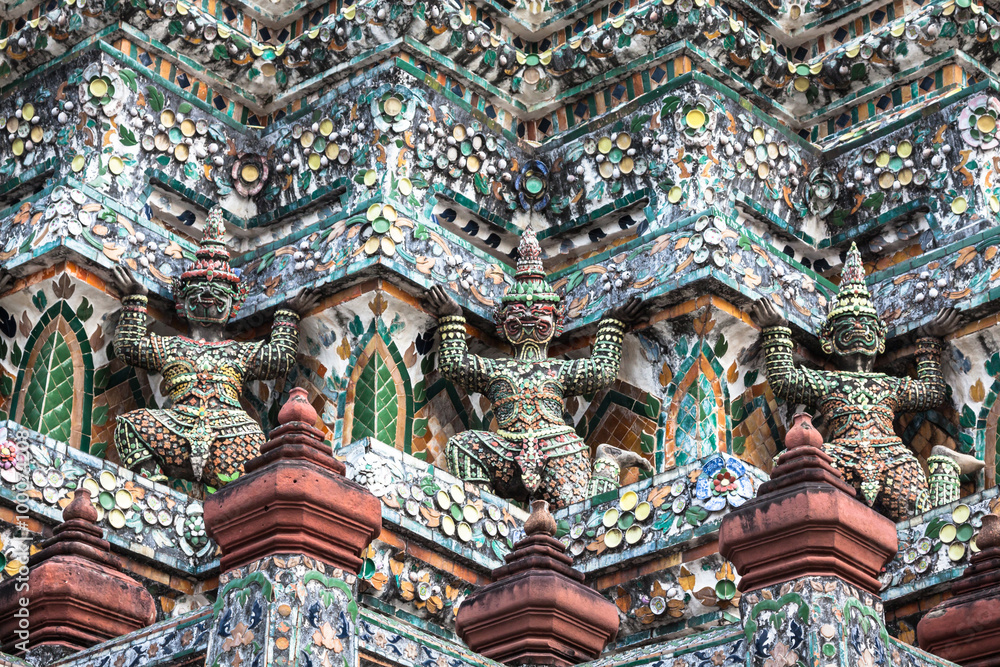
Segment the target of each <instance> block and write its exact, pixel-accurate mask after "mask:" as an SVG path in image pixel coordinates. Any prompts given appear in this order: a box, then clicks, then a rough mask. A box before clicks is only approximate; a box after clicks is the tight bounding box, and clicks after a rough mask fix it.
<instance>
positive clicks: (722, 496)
mask: <svg viewBox="0 0 1000 667" xmlns="http://www.w3.org/2000/svg"><path fill="white" fill-rule="evenodd" d="M694 495H695V497H696V498H698V500H700V501H701V503H702V505H703V506H704V507H705V509H707V510H709V511H711V512H716V511H718V510H721V509H724V508H725V507H726V504H727V503H728V504H729V505H730V506H732V507H739V506H740V505H742V504H743V503H745V502H746V501H747V500H749V499H750V498H753V495H754V488H753V481H752V480H751V479H750V475H749V474H747V469H746V466H745V465H743V462H742V461H740V460H739V459H737V458H734V457H732V456H727V455H725V454H715V455H713V456H711V457H710V458H709V459H708V460H707V461H705V463H704V465H703V466H702V467H701V474H700V475H699V476H698V481H697V483H696V484H695V488H694Z"/></svg>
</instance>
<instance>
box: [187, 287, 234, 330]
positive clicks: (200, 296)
mask: <svg viewBox="0 0 1000 667" xmlns="http://www.w3.org/2000/svg"><path fill="white" fill-rule="evenodd" d="M235 296H236V294H235V292H234V290H233V288H232V286H231V285H229V284H227V283H224V282H221V281H217V280H193V281H191V282H189V283H187V284H186V285H185V286H184V289H183V294H182V303H181V305H182V307H183V311H184V317H185V318H186V319H187V320H188V321H189V322H190V323H192V324H196V325H201V326H213V325H215V326H217V325H224V324H226V322H228V321H229V318H230V316H231V315H232V312H233V300H234V298H235Z"/></svg>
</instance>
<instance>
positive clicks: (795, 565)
mask: <svg viewBox="0 0 1000 667" xmlns="http://www.w3.org/2000/svg"><path fill="white" fill-rule="evenodd" d="M802 417H804V418H802ZM796 418H797V421H796V426H799V427H802V426H803V422H806V421H809V422H810V423H809V429H806V431H809V430H812V431H815V429H812V425H811V420H810V419H809V418H808V416H807V415H796ZM810 435H811V434H810ZM801 440H802V441H801V442H796V443H795V445H796V446H795V447H793V448H791V449H788V450H786V451H785V452H784V453H783V454H782V455H781V458H780V459H779V460H778V466H777V467H776V468H775V469H774V471H773V472H772V473H771V479H770V481H768V482H765V483H764V484H762V485H761V486H760V489H758V491H757V497H756V498H755V499H754V500H752V501H750V502H748V503H746V504H745V505H743V506H742V507H740V508H739V509H736V510H733V511H732V512H730V513H729V514H728V515H727V516H726V517H725V518H724V519H723V520H722V526H721V528H720V530H719V553H721V554H722V555H723V556H724V557H725V558H728V559H729V560H730V561H732V563H733V565H734V566H735V567H736V570H737V572H739V574H740V577H741V579H740V583H739V589H740V590H741V591H750V590H756V589H759V588H765V587H767V586H773V585H775V584H781V583H784V582H786V581H789V580H792V579H798V578H800V577H806V576H824V575H826V576H836V577H839V578H841V579H843V580H844V581H846V582H848V583H851V584H854V585H855V586H858V587H859V588H862V589H864V590H867V591H869V592H870V593H872V594H873V595H878V592H879V590H880V589H881V583H880V582H879V580H878V574H879V572H880V571H881V569H882V566H883V565H885V563H887V562H888V561H889V560H891V559H892V557H893V556H894V555H895V554H896V549H897V546H898V542H897V539H898V538H897V535H896V524H894V523H893V522H892V521H890V520H889V519H887V518H885V517H884V516H882V515H881V514H879V513H877V512H876V511H875V510H873V509H871V508H870V507H868V506H867V505H865V504H864V503H862V502H860V501H859V500H857V499H856V497H855V495H856V492H855V490H854V488H853V487H851V486H850V485H848V484H847V483H846V482H845V481H844V479H843V477H842V476H841V474H840V472H839V471H838V470H837V469H836V468H834V467H833V465H832V463H833V459H832V458H831V457H830V456H829V455H828V454H826V453H825V452H824V451H823V450H822V449H819V448H818V447H816V446H815V442H810V441H814V440H815V439H814V438H801Z"/></svg>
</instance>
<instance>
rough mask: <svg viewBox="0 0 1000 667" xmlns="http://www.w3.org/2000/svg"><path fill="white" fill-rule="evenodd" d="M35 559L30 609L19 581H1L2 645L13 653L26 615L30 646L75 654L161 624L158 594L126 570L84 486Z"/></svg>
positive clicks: (31, 567)
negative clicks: (106, 537)
mask: <svg viewBox="0 0 1000 667" xmlns="http://www.w3.org/2000/svg"><path fill="white" fill-rule="evenodd" d="M53 533H54V534H53V536H52V537H51V538H50V539H48V540H47V541H45V542H44V543H43V544H42V548H41V549H40V550H39V551H37V552H36V553H35V554H34V555H33V556H31V558H30V559H29V560H28V572H29V574H28V590H30V592H31V595H30V597H28V598H27V599H28V601H29V604H28V606H27V607H26V609H27V611H26V612H21V609H22V606H21V604H20V603H21V598H22V597H23V593H21V592H18V591H17V589H16V588H15V584H16V583H17V580H16V579H14V578H11V579H7V580H6V581H4V582H3V584H0V648H2V650H3V651H5V652H13V651H15V650H16V648H17V646H18V645H21V646H24V644H21V642H22V640H23V639H24V637H21V636H19V634H18V630H19V629H20V626H19V618H20V616H19V614H20V613H26V614H27V615H28V617H29V618H30V628H31V632H30V634H29V635H28V636H27V646H28V647H29V648H32V647H35V646H38V645H43V644H44V645H54V646H61V647H64V648H66V649H69V650H71V651H79V650H81V649H84V648H87V647H89V646H93V645H94V644H99V643H101V642H104V641H107V640H109V639H113V638H115V637H120V636H121V635H124V634H128V633H129V632H134V631H135V630H139V629H141V628H144V627H146V626H147V625H149V624H150V623H152V622H153V621H154V620H156V607H155V605H154V603H153V597H152V596H151V595H150V594H149V592H148V591H147V590H146V589H145V588H144V587H143V586H142V585H141V584H139V583H138V582H136V581H135V580H134V579H132V578H131V577H129V576H128V575H126V574H124V573H123V572H122V568H121V563H120V562H119V560H118V558H117V557H116V556H114V555H113V554H112V553H111V545H110V544H109V543H108V542H107V541H106V540H104V539H103V533H102V531H101V529H100V527H98V525H97V510H96V509H95V508H94V506H93V505H92V504H91V501H90V492H89V491H88V490H86V489H82V488H81V489H77V491H76V493H75V495H74V496H73V500H71V501H70V503H69V505H67V506H66V508H65V509H64V510H63V522H62V523H60V524H59V525H58V526H56V527H55V529H54V530H53Z"/></svg>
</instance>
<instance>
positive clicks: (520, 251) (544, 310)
mask: <svg viewBox="0 0 1000 667" xmlns="http://www.w3.org/2000/svg"><path fill="white" fill-rule="evenodd" d="M531 311H534V312H535V313H536V314H547V315H549V316H551V317H552V320H553V325H554V331H553V332H552V334H551V335H552V337H555V336H558V335H559V334H560V333H561V332H562V327H563V307H562V297H560V296H559V295H558V294H556V293H555V292H554V291H553V290H552V287H551V286H550V285H549V283H548V281H547V280H545V269H544V268H543V267H542V249H541V248H540V247H539V246H538V239H536V238H535V232H534V230H533V229H531V227H528V228H527V229H525V230H524V233H523V234H521V242H520V243H519V244H518V246H517V272H516V273H515V274H514V284H513V285H511V286H510V287H508V288H507V290H506V291H505V292H504V295H503V296H502V297H501V298H500V305H499V306H498V307H497V309H496V312H495V317H496V322H497V326H498V327H499V328H500V329H501V330H502V329H504V324H505V322H506V321H507V320H508V319H509V318H520V317H523V316H525V315H527V314H528V313H529V312H531ZM508 339H509V338H508ZM511 342H513V341H511Z"/></svg>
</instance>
